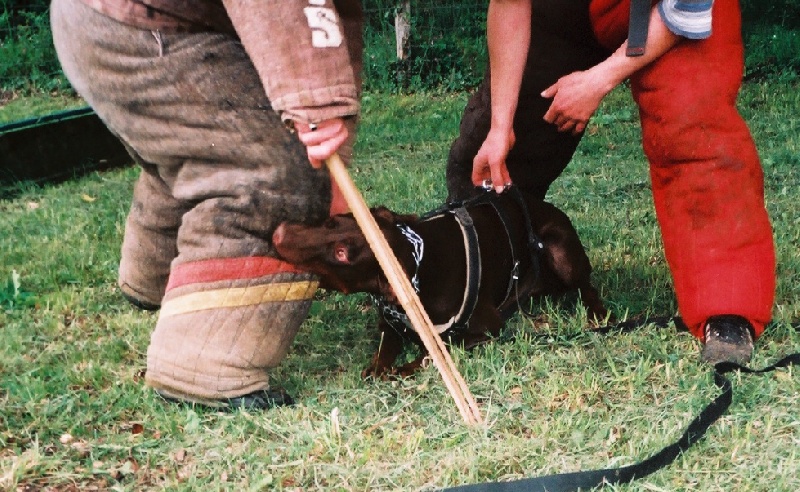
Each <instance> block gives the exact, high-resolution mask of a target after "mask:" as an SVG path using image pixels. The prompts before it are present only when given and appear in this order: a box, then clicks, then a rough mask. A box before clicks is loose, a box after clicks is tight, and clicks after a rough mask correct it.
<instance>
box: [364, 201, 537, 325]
mask: <svg viewBox="0 0 800 492" xmlns="http://www.w3.org/2000/svg"><path fill="white" fill-rule="evenodd" d="M506 192H507V193H510V194H511V196H512V198H514V201H515V203H516V204H517V206H518V207H519V208H520V210H521V212H522V216H523V220H524V222H525V224H526V234H527V237H526V241H527V246H528V252H529V255H530V259H531V268H532V271H533V272H532V273H533V275H534V276H538V275H539V253H540V252H541V251H542V250H543V249H544V244H543V243H542V241H541V240H539V238H537V237H536V235H535V234H534V233H533V229H532V227H531V217H530V212H529V211H528V206H527V205H526V203H525V199H524V198H523V197H522V194H521V193H520V191H519V190H518V189H517V188H515V187H510V188H509V189H508V190H507V191H506ZM483 204H488V205H491V206H492V208H493V209H494V210H495V212H496V213H497V216H498V217H499V219H500V222H501V223H502V224H503V228H504V229H505V231H506V237H507V238H508V243H509V247H510V248H511V257H512V264H513V267H512V270H511V272H510V275H509V280H508V288H507V290H506V295H505V298H504V300H503V301H502V302H501V303H500V304H501V305H502V304H504V303H505V302H506V301H507V300H508V299H509V298H510V297H511V296H512V294H513V293H514V292H516V291H518V289H516V287H517V283H518V281H519V279H520V278H521V275H520V261H519V260H518V256H517V251H516V248H515V246H514V245H515V244H516V243H517V241H515V237H514V234H513V231H514V229H513V228H512V227H511V225H510V219H509V216H508V213H507V211H506V210H505V208H504V206H503V205H502V204H501V203H500V201H499V196H498V195H497V194H496V193H494V192H493V191H489V190H485V189H484V191H483V193H481V194H480V195H477V196H475V197H474V198H471V199H469V200H466V201H460V202H451V203H448V204H446V205H444V206H443V207H440V208H438V209H436V210H433V211H431V212H428V213H427V214H425V215H423V217H422V218H421V219H420V222H428V221H432V220H438V219H440V218H443V217H447V216H450V215H452V216H453V217H454V218H455V220H456V223H458V225H459V228H460V229H461V234H462V238H463V242H464V252H465V257H466V272H467V273H466V274H467V280H466V285H465V289H464V297H463V299H462V301H461V307H460V308H459V310H458V312H456V313H455V314H454V315H453V316H451V317H450V319H449V320H448V321H446V322H444V323H440V324H437V325H434V327H433V328H434V330H435V331H436V332H437V333H438V334H439V335H440V336H442V337H448V336H451V335H453V334H454V333H457V332H460V331H463V330H465V329H466V327H467V324H468V323H469V320H470V318H471V317H472V313H473V311H474V310H475V305H476V304H477V302H478V292H479V290H480V285H481V270H482V264H481V252H480V244H479V242H478V233H477V231H476V230H475V224H474V223H473V221H472V216H470V214H469V210H468V209H469V208H473V207H476V206H478V205H483ZM397 227H398V229H399V230H400V232H401V233H402V234H403V236H404V237H405V238H406V239H407V240H408V241H409V243H410V244H411V246H412V248H413V250H414V253H413V257H414V262H415V264H416V270H415V272H414V275H413V276H412V277H411V285H412V286H413V287H414V289H415V290H416V291H417V293H419V278H418V272H419V267H420V265H421V264H422V260H423V257H424V251H425V244H424V241H423V239H422V238H421V237H420V236H419V234H417V233H416V231H414V230H413V229H412V228H411V227H410V226H408V225H407V224H403V223H399V224H397ZM373 299H374V301H375V304H376V306H377V307H378V308H379V310H380V312H381V315H382V316H383V318H384V320H385V321H386V322H387V323H388V324H389V326H391V327H392V328H393V329H394V330H395V331H397V332H398V333H400V334H401V335H403V336H408V335H409V334H410V333H413V330H414V328H413V326H412V325H411V323H410V321H409V319H408V316H407V315H406V313H405V312H404V311H403V308H402V307H400V306H398V305H396V304H394V303H390V302H388V301H387V300H386V299H385V298H383V297H377V296H374V297H373Z"/></svg>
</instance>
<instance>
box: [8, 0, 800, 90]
mask: <svg viewBox="0 0 800 492" xmlns="http://www.w3.org/2000/svg"><path fill="white" fill-rule="evenodd" d="M363 3H364V8H365V12H366V13H367V16H366V20H367V22H366V27H365V41H366V47H367V48H366V52H365V65H364V72H365V77H364V83H365V88H366V89H367V90H370V91H375V92H416V91H442V92H450V91H460V90H465V89H470V88H472V87H474V86H476V85H477V84H478V83H479V82H480V80H481V78H482V76H483V71H484V67H485V64H486V58H487V51H486V45H485V23H486V1H485V0H471V1H462V2H452V3H445V2H442V1H430V0H429V1H423V0H417V1H413V2H412V3H411V13H412V18H411V23H412V37H411V40H410V46H409V51H408V57H407V58H406V59H405V60H402V61H398V60H397V59H396V56H395V40H394V7H393V6H394V5H396V4H397V2H396V1H387V0H364V2H363ZM48 4H49V2H48V1H46V0H29V1H19V0H16V1H15V0H0V6H2V7H1V8H2V10H0V92H2V93H6V94H8V93H18V94H23V95H30V94H45V93H50V92H54V91H55V92H67V91H69V90H70V89H69V84H68V83H67V82H66V80H65V79H64V77H63V75H61V73H60V70H59V67H58V62H57V60H56V56H55V51H54V49H53V46H52V42H51V39H50V32H49V21H48V16H47V5H48ZM742 11H743V17H744V35H745V43H746V46H747V59H746V74H747V77H748V78H750V79H765V78H773V77H781V78H785V77H790V78H797V76H798V74H799V73H800V0H773V1H770V2H763V1H762V0H742Z"/></svg>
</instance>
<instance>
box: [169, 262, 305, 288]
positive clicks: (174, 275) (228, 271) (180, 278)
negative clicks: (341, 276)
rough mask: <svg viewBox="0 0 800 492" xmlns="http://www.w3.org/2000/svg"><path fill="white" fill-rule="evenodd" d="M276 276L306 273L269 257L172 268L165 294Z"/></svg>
mask: <svg viewBox="0 0 800 492" xmlns="http://www.w3.org/2000/svg"><path fill="white" fill-rule="evenodd" d="M278 273H307V272H304V271H303V270H300V269H298V268H297V267H295V266H294V265H292V264H291V263H286V262H285V261H282V260H279V259H277V258H270V257H268V256H245V257H241V258H214V259H211V260H202V261H192V262H189V263H182V264H180V265H177V266H175V267H174V268H173V269H172V271H171V272H170V274H169V282H168V283H167V291H169V290H170V289H174V288H176V287H181V286H184V285H189V284H200V283H206V282H217V281H220V280H247V279H252V278H258V277H263V276H265V275H275V274H278Z"/></svg>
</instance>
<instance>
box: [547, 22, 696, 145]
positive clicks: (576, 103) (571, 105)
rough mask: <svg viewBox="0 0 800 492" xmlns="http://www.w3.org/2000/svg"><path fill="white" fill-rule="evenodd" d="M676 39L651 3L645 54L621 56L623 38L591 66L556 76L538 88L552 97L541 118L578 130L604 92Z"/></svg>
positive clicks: (582, 126) (653, 57)
mask: <svg viewBox="0 0 800 492" xmlns="http://www.w3.org/2000/svg"><path fill="white" fill-rule="evenodd" d="M680 40H681V37H680V36H678V35H676V34H674V33H673V32H672V31H670V30H669V29H668V28H667V26H666V25H665V24H664V21H663V20H662V18H661V15H660V14H659V13H658V9H657V7H654V8H653V10H652V11H651V13H650V29H649V33H648V36H647V45H646V46H645V54H644V55H643V56H639V57H628V56H625V48H626V47H627V44H628V43H627V42H625V43H623V45H622V46H620V47H619V48H618V49H617V50H616V51H615V52H614V53H613V54H612V55H611V56H610V57H608V58H607V59H606V60H604V61H603V62H601V63H599V64H597V65H595V66H594V67H592V68H590V69H588V70H585V71H582V72H574V73H571V74H569V75H565V76H564V77H561V78H560V79H558V81H557V82H556V83H555V84H553V85H552V86H550V87H548V88H547V89H545V90H544V91H543V92H542V97H546V98H553V102H552V104H551V105H550V109H548V111H547V113H545V115H544V119H545V121H547V122H548V123H552V124H554V125H556V126H557V127H558V130H559V131H562V132H566V131H569V132H572V133H574V134H578V133H580V132H582V131H583V130H584V129H585V128H586V124H587V123H588V122H589V118H591V116H592V114H593V113H594V112H595V110H597V107H598V106H599V105H600V102H601V101H602V100H603V97H605V96H606V94H608V93H609V92H611V90H612V89H613V88H614V87H616V86H617V85H619V84H620V83H622V81H624V80H625V79H627V78H628V77H630V76H631V75H632V74H634V73H635V72H636V71H638V70H640V69H642V68H644V67H645V66H647V65H649V64H650V63H652V62H653V61H654V60H656V59H658V58H659V57H661V55H663V54H664V53H666V52H667V51H669V50H670V49H672V47H673V46H675V45H676V44H678V42H679V41H680Z"/></svg>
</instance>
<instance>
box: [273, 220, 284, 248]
mask: <svg viewBox="0 0 800 492" xmlns="http://www.w3.org/2000/svg"><path fill="white" fill-rule="evenodd" d="M285 235H286V224H284V223H281V224H280V225H279V226H278V228H277V229H275V232H273V233H272V244H273V245H275V246H277V245H279V244H281V243H282V242H283V238H284V236H285Z"/></svg>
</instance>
